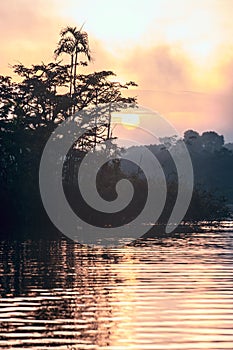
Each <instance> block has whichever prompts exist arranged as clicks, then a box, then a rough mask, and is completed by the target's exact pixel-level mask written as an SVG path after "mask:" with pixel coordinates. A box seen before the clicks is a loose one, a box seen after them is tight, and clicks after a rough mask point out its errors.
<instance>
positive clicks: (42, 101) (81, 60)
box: [0, 27, 233, 238]
mask: <svg viewBox="0 0 233 350" xmlns="http://www.w3.org/2000/svg"><path fill="white" fill-rule="evenodd" d="M63 56H66V57H67V58H68V59H69V62H68V63H64V62H63V60H62V57H63ZM91 60H92V52H91V50H90V47H89V41H88V35H87V33H86V32H84V31H82V30H81V29H80V30H79V29H77V28H75V27H66V28H64V29H63V30H62V31H61V33H60V40H59V42H58V44H57V47H56V49H55V51H54V60H53V61H52V62H50V63H47V64H45V63H40V64H33V65H32V66H31V67H25V66H24V65H23V64H21V63H20V64H17V65H14V66H13V67H12V69H13V73H14V74H16V75H17V76H18V78H17V79H16V80H15V81H14V80H13V79H12V78H11V77H9V76H0V139H1V141H0V147H1V159H0V178H1V188H0V195H1V208H0V212H1V228H0V234H1V236H2V237H7V238H9V237H13V238H18V237H23V238H25V237H33V236H35V235H37V234H38V232H39V234H40V235H41V236H42V237H46V236H47V235H48V232H51V236H53V237H54V236H56V234H57V231H56V229H55V227H53V225H52V223H51V222H50V220H49V218H48V216H47V214H46V212H45V210H44V208H43V204H42V201H41V198H40V191H39V180H38V173H39V165H40V159H41V155H42V152H43V149H44V146H45V144H46V142H47V140H48V139H49V137H50V136H51V134H52V133H53V131H54V130H55V129H56V128H57V126H58V125H59V124H60V123H62V122H63V121H64V120H66V119H67V118H68V117H69V116H70V115H72V114H74V113H76V112H77V111H81V110H85V109H87V108H89V107H91V106H99V105H104V104H106V103H112V104H113V105H114V103H115V102H116V103H118V105H119V104H120V105H121V106H122V108H126V107H128V106H136V105H137V98H136V97H135V96H132V97H125V95H124V91H125V90H127V89H129V88H130V87H132V86H136V85H137V84H136V83H135V82H132V81H130V82H126V83H125V84H122V83H119V82H118V81H117V79H116V78H115V74H114V73H113V72H112V71H100V72H93V73H87V74H83V73H82V74H81V73H79V68H80V67H85V66H88V64H89V62H90V61H91ZM81 125H82V121H80V125H77V127H81ZM183 141H184V142H185V144H186V146H187V148H188V150H189V153H190V156H191V159H192V163H193V168H194V180H195V184H194V191H193V198H192V201H191V204H190V207H189V209H188V211H187V214H186V216H185V218H184V221H187V222H198V221H200V220H210V221H211V220H212V221H213V220H221V219H224V218H228V217H229V216H230V215H231V213H230V209H231V204H232V203H233V185H232V177H233V147H232V144H225V143H224V137H223V136H221V135H218V134H217V133H216V132H214V131H207V132H204V133H202V134H199V133H198V132H196V131H193V130H188V131H186V132H185V133H184V136H183ZM179 142H180V139H179V138H178V137H177V136H176V135H174V137H167V138H163V139H161V140H160V143H159V144H157V145H146V146H147V147H148V149H149V150H150V151H151V152H152V153H153V154H154V155H155V157H157V159H158V160H159V161H160V163H161V165H162V168H163V170H164V173H165V175H166V181H167V187H168V195H167V200H166V205H165V208H164V211H163V213H162V215H161V217H160V218H159V222H160V223H166V220H167V219H168V216H169V213H170V212H171V210H172V206H173V204H174V201H175V198H176V193H177V176H176V169H175V165H174V163H173V161H172V159H171V157H170V153H169V150H170V148H171V147H172V148H176V146H177V144H178V143H179ZM97 145H103V147H104V145H105V151H106V150H107V151H108V152H110V153H112V152H115V153H118V154H119V153H122V155H123V154H124V152H125V151H126V150H122V149H117V148H116V146H115V144H114V135H113V134H112V130H111V118H110V117H109V116H108V115H106V114H103V115H102V116H101V117H100V118H99V119H98V120H93V119H90V121H89V129H88V132H86V133H85V135H83V136H82V138H80V139H78V140H77V142H75V143H74V145H73V147H72V148H71V149H70V151H69V153H68V154H67V158H66V162H65V165H64V169H63V170H64V171H63V175H64V178H63V184H64V190H65V193H66V196H67V199H68V201H69V203H70V205H71V207H72V208H73V210H74V211H75V212H76V213H77V214H78V215H81V217H83V218H84V219H85V220H87V221H89V222H90V223H92V224H94V225H99V226H102V227H104V226H105V225H111V226H118V225H122V224H124V223H127V222H130V220H132V218H134V217H135V216H137V215H138V213H139V212H140V210H141V209H142V207H143V204H144V203H145V200H146V193H147V185H146V181H145V177H144V176H143V174H141V172H140V169H138V167H135V166H133V165H132V164H127V163H125V162H124V161H123V160H122V161H119V160H116V161H115V162H111V163H109V164H108V163H107V164H106V165H105V166H104V167H103V168H102V169H101V171H100V175H99V176H98V183H97V186H98V189H99V192H100V193H101V195H102V196H103V198H105V199H107V200H112V199H113V198H114V196H115V194H116V193H115V190H114V188H115V185H116V182H117V181H118V180H119V179H120V178H128V179H129V180H130V181H131V182H132V184H133V186H134V189H135V195H134V198H133V201H132V204H131V203H130V205H129V207H128V208H127V209H126V211H125V212H124V213H121V212H120V213H118V214H114V215H107V216H105V217H103V215H100V214H99V213H91V209H90V208H89V207H88V206H87V205H85V203H84V202H83V199H82V196H81V194H80V192H79V189H78V186H77V183H76V181H75V178H76V172H77V171H78V168H79V164H80V162H81V160H82V159H83V157H84V156H85V154H86V153H87V152H88V151H90V150H92V149H94V148H96V146H97ZM106 145H107V146H106ZM100 152H101V150H100ZM77 203H78V205H77Z"/></svg>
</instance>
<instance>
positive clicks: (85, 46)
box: [54, 26, 91, 112]
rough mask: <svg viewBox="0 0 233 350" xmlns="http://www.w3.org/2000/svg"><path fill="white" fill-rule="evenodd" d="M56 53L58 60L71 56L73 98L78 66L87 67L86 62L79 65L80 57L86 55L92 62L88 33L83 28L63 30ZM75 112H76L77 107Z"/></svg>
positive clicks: (71, 90) (71, 89) (71, 92)
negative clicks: (66, 55) (62, 56)
mask: <svg viewBox="0 0 233 350" xmlns="http://www.w3.org/2000/svg"><path fill="white" fill-rule="evenodd" d="M54 53H55V57H56V58H57V57H58V56H60V55H61V54H62V53H66V54H68V55H70V96H72V94H73V93H74V94H75V93H76V80H77V66H78V65H79V64H81V65H87V62H85V61H84V62H83V61H80V63H78V55H79V54H80V53H81V54H84V56H85V57H86V58H87V59H88V61H90V60H91V53H90V48H89V42H88V35H87V33H86V32H82V28H80V29H79V30H78V29H77V28H76V27H69V26H68V27H66V28H64V29H62V31H61V39H60V40H59V42H58V45H57V48H56V50H55V51H54ZM73 112H75V107H74V110H73Z"/></svg>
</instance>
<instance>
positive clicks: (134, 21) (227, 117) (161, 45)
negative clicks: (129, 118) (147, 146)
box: [0, 0, 233, 141]
mask: <svg viewBox="0 0 233 350" xmlns="http://www.w3.org/2000/svg"><path fill="white" fill-rule="evenodd" d="M232 11H233V0H195V1H193V0H144V1H141V0H117V1H115V0H37V1H35V2H34V1H31V0H8V1H1V2H0V27H1V37H0V40H1V48H2V50H1V56H0V67H1V72H0V74H9V75H11V74H12V73H11V70H10V68H9V65H10V64H11V65H12V64H15V63H17V62H22V63H24V64H26V65H29V64H31V63H39V62H41V61H43V62H49V61H50V60H52V59H53V50H54V48H55V47H56V43H57V41H58V39H59V32H60V30H61V28H63V27H64V26H66V25H72V26H73V25H75V26H77V27H79V26H81V25H82V24H83V23H84V28H85V30H86V31H87V32H88V33H89V37H90V45H91V49H92V54H93V57H94V61H93V62H92V63H91V65H90V68H89V69H90V70H92V71H97V70H101V69H107V70H108V69H109V70H114V72H115V73H116V74H117V76H118V78H119V80H120V81H127V80H134V81H135V82H137V83H138V84H139V87H138V89H137V90H135V91H133V92H132V93H133V94H135V95H137V96H138V99H139V103H140V104H142V105H144V106H145V107H149V108H152V109H153V110H156V111H158V112H159V113H161V114H162V115H163V116H164V117H165V118H167V119H168V120H169V121H170V122H171V123H172V124H173V125H174V126H175V127H176V128H177V129H178V130H179V131H180V132H183V131H184V130H187V129H195V130H198V131H200V132H201V131H204V130H216V131H218V132H219V133H221V134H224V135H225V138H226V140H227V141H230V140H232V141H233V99H232V95H233V21H232V18H231V17H232Z"/></svg>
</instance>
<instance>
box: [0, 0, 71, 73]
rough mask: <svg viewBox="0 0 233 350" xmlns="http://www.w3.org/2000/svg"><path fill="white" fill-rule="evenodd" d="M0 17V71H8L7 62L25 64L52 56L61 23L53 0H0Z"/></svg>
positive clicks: (48, 58)
mask: <svg viewBox="0 0 233 350" xmlns="http://www.w3.org/2000/svg"><path fill="white" fill-rule="evenodd" d="M0 17H1V21H0V31H1V39H0V45H1V48H2V50H1V57H0V65H1V69H2V72H1V74H4V73H8V74H10V70H9V67H8V65H9V64H15V63H17V61H20V62H22V63H24V64H26V65H27V64H31V63H34V62H38V61H42V60H45V61H46V60H51V59H52V56H53V50H54V48H55V45H56V42H57V40H58V33H59V31H60V29H61V28H62V26H63V25H64V22H63V19H61V18H60V17H59V16H58V15H56V7H55V3H54V2H53V1H46V0H38V1H36V2H34V1H30V0H9V1H1V2H0Z"/></svg>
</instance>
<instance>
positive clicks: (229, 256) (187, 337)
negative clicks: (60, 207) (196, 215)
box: [0, 222, 233, 350]
mask: <svg viewBox="0 0 233 350" xmlns="http://www.w3.org/2000/svg"><path fill="white" fill-rule="evenodd" d="M204 228H205V230H206V231H205V232H203V233H198V234H187V235H181V236H180V237H173V238H163V239H154V240H148V241H146V242H144V243H142V244H141V245H139V246H131V247H129V246H128V247H122V248H83V247H82V248H80V247H79V246H78V245H77V244H74V243H71V242H68V241H66V240H60V241H56V242H42V241H37V242H32V241H26V242H21V243H19V242H6V241H5V242H0V262H1V264H0V276H1V280H0V294H1V299H0V323H1V326H0V349H33V350H38V349H41V350H42V349H54V350H55V349H56V350H61V349H66V350H68V349H69V350H71V349H72V350H82V349H106V350H110V349H111V350H113V349H114V350H125V349H126V350H127V349H132V350H134V349H135V350H136V349H138V350H149V349H151V350H156V349H161V350H165V349H166V350H168V349H173V350H175V349H176V350H183V349H185V350H194V349H208V350H212V349H233V223H230V222H223V223H221V225H219V226H218V227H215V228H208V227H207V226H206V225H205V227H204Z"/></svg>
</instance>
